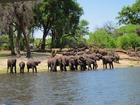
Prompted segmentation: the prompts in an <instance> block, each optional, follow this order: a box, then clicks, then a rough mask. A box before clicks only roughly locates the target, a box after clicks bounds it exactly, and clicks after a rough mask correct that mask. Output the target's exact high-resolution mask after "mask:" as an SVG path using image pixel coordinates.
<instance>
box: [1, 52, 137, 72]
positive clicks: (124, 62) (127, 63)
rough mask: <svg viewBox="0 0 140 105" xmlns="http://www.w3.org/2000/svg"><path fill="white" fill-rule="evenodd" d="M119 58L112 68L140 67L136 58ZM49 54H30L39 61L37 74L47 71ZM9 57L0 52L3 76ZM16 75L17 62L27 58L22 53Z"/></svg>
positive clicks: (126, 56) (100, 65)
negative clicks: (118, 61)
mask: <svg viewBox="0 0 140 105" xmlns="http://www.w3.org/2000/svg"><path fill="white" fill-rule="evenodd" d="M118 54H119V56H120V63H114V68H124V67H137V66H140V60H139V59H140V58H136V57H129V56H128V55H127V54H124V53H118ZM50 55H51V54H50V53H47V52H41V53H39V52H33V53H32V56H33V57H32V58H30V59H34V60H39V61H41V63H40V64H39V66H38V67H37V68H38V72H46V71H48V68H47V59H48V58H49V57H50ZM10 57H11V56H10V55H9V52H7V51H2V52H0V74H4V73H6V69H7V58H10ZM15 58H16V59H17V73H19V66H18V64H19V62H21V61H23V62H25V63H26V62H27V61H28V58H26V57H25V53H24V52H22V56H21V57H20V58H17V57H15ZM97 63H98V69H102V68H103V66H102V61H101V60H100V61H97ZM25 72H27V68H26V67H25Z"/></svg>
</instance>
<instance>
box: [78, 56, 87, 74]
mask: <svg viewBox="0 0 140 105" xmlns="http://www.w3.org/2000/svg"><path fill="white" fill-rule="evenodd" d="M77 62H78V65H79V66H80V70H81V71H84V70H86V69H87V67H86V60H85V58H84V57H83V56H79V58H78V60H77Z"/></svg>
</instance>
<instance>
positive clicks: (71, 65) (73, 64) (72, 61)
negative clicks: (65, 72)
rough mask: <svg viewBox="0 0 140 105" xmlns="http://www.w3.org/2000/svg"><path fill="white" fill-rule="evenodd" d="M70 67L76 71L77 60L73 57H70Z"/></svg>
mask: <svg viewBox="0 0 140 105" xmlns="http://www.w3.org/2000/svg"><path fill="white" fill-rule="evenodd" d="M69 69H70V71H75V60H74V59H73V58H71V59H69Z"/></svg>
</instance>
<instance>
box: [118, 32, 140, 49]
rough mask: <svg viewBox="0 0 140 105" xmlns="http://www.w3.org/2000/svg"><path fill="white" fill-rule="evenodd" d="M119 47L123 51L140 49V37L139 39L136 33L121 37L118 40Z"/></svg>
mask: <svg viewBox="0 0 140 105" xmlns="http://www.w3.org/2000/svg"><path fill="white" fill-rule="evenodd" d="M117 47H119V48H122V49H128V48H133V49H136V48H138V47H140V37H138V36H137V35H136V34H135V33H133V34H127V35H123V36H120V37H118V38H117Z"/></svg>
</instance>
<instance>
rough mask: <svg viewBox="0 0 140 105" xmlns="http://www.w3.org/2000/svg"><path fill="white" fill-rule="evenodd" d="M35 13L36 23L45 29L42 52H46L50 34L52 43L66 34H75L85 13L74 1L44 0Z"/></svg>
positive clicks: (35, 9)
mask: <svg viewBox="0 0 140 105" xmlns="http://www.w3.org/2000/svg"><path fill="white" fill-rule="evenodd" d="M34 11H35V13H36V16H35V20H36V23H38V26H39V27H42V28H43V38H42V44H41V49H42V50H45V41H46V40H45V39H46V36H47V35H48V34H49V32H51V37H52V43H53V42H54V43H55V41H58V40H59V39H60V37H61V36H62V35H64V34H69V35H70V34H71V35H72V34H74V32H75V30H76V28H77V26H78V23H79V19H80V16H81V15H82V13H83V11H82V8H81V7H80V6H79V4H78V3H77V2H75V1H74V0H61V1H58V0H44V1H43V2H41V3H39V4H38V5H36V6H35V7H34ZM58 37H59V38H58Z"/></svg>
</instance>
